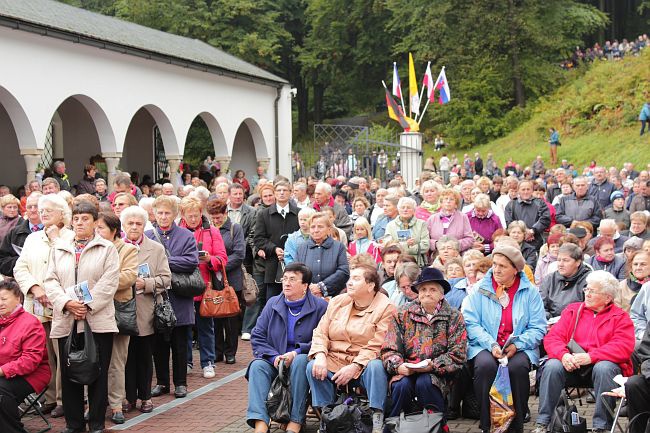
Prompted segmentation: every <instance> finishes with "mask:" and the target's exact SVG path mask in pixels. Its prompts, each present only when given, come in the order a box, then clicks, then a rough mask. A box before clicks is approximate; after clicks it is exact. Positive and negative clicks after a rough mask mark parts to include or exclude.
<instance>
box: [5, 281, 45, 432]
mask: <svg viewBox="0 0 650 433" xmlns="http://www.w3.org/2000/svg"><path fill="white" fill-rule="evenodd" d="M22 296H23V294H22V292H21V291H20V287H19V286H18V283H16V281H14V280H13V279H7V280H4V281H0V426H2V432H3V433H24V431H25V430H24V429H23V424H22V423H21V422H20V415H19V413H18V404H19V403H20V402H22V401H23V400H24V399H25V397H27V396H28V395H29V394H31V393H33V392H41V391H43V389H44V388H45V387H46V386H47V384H48V382H49V381H50V366H49V364H48V362H47V348H46V346H45V328H43V325H42V324H41V322H39V321H38V319H37V318H36V317H35V316H33V315H31V314H29V313H28V312H26V311H25V310H24V309H23V306H22V305H21V300H22Z"/></svg>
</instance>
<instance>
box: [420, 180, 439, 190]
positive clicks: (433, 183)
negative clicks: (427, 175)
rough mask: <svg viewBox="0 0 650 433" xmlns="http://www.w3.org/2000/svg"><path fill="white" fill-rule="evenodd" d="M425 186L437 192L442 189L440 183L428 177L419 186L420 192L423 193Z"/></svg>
mask: <svg viewBox="0 0 650 433" xmlns="http://www.w3.org/2000/svg"><path fill="white" fill-rule="evenodd" d="M426 188H434V189H435V190H436V191H437V192H438V194H439V193H440V191H442V189H443V188H442V185H440V184H439V183H438V182H436V181H435V180H432V179H429V180H427V181H425V182H423V183H422V185H421V186H420V194H423V193H424V190H425V189H426Z"/></svg>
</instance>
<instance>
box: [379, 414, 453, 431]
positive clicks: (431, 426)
mask: <svg viewBox="0 0 650 433" xmlns="http://www.w3.org/2000/svg"><path fill="white" fill-rule="evenodd" d="M442 426H443V421H442V413H439V412H433V413H429V411H428V410H427V409H423V410H422V413H413V414H409V415H404V412H402V413H401V414H400V416H395V417H391V418H387V419H386V427H387V429H388V431H390V432H391V433H439V432H441V431H442Z"/></svg>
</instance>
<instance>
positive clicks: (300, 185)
mask: <svg viewBox="0 0 650 433" xmlns="http://www.w3.org/2000/svg"><path fill="white" fill-rule="evenodd" d="M293 187H294V188H298V189H299V190H301V191H307V184H305V183H303V182H296V183H294V184H293Z"/></svg>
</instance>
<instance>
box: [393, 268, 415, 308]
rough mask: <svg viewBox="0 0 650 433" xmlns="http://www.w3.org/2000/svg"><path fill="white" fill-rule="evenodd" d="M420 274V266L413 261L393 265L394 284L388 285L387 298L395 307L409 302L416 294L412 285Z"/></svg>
mask: <svg viewBox="0 0 650 433" xmlns="http://www.w3.org/2000/svg"><path fill="white" fill-rule="evenodd" d="M419 275H420V267H419V266H418V265H417V264H415V263H408V262H407V263H399V264H397V266H395V284H394V285H391V286H389V288H390V290H386V291H387V292H388V299H389V300H390V302H391V303H392V304H393V305H395V306H396V307H401V306H402V305H404V304H406V303H408V302H411V301H412V300H414V299H416V298H417V296H418V294H417V292H415V291H414V290H413V289H412V285H413V284H414V283H415V281H416V280H417V279H418V276H419Z"/></svg>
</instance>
